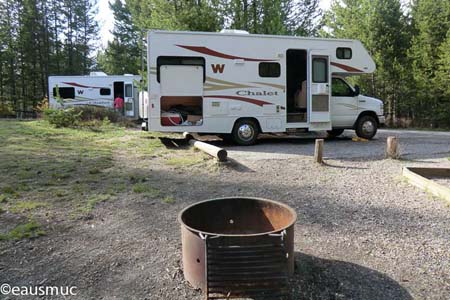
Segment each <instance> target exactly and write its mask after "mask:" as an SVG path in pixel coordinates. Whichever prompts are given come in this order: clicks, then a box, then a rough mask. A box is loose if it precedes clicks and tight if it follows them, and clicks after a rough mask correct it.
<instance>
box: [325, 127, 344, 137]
mask: <svg viewBox="0 0 450 300" xmlns="http://www.w3.org/2000/svg"><path fill="white" fill-rule="evenodd" d="M327 133H328V136H329V137H331V138H334V137H337V136H340V135H341V134H343V133H344V129H335V128H333V129H332V130H328V131H327Z"/></svg>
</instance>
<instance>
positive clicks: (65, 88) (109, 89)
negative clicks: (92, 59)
mask: <svg viewBox="0 0 450 300" xmlns="http://www.w3.org/2000/svg"><path fill="white" fill-rule="evenodd" d="M140 80H141V77H140V76H138V75H106V74H105V73H103V72H92V73H91V74H90V75H89V76H50V77H49V78H48V89H49V91H48V95H49V105H50V107H51V108H61V107H70V106H84V105H92V106H103V107H108V108H113V107H114V99H115V98H116V97H117V96H119V95H120V96H121V97H122V98H123V99H124V104H125V105H124V116H126V117H128V118H131V119H138V117H139V108H138V89H137V83H138V82H139V81H140ZM57 89H58V90H57ZM58 95H59V97H60V100H57V97H58Z"/></svg>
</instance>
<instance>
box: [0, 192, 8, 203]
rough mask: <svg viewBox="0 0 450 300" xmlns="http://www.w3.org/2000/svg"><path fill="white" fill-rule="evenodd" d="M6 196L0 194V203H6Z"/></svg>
mask: <svg viewBox="0 0 450 300" xmlns="http://www.w3.org/2000/svg"><path fill="white" fill-rule="evenodd" d="M7 199H8V197H7V196H6V195H5V194H0V203H6V202H7Z"/></svg>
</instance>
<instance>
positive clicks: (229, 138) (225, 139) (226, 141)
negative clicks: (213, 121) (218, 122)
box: [218, 133, 233, 144]
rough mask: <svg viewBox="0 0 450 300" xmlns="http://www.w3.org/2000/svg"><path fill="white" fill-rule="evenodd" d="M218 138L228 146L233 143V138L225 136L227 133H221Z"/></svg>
mask: <svg viewBox="0 0 450 300" xmlns="http://www.w3.org/2000/svg"><path fill="white" fill-rule="evenodd" d="M218 137H220V138H221V139H222V140H223V141H224V142H225V143H227V144H229V143H232V142H233V138H232V136H231V134H229V133H228V134H227V133H222V134H219V135H218Z"/></svg>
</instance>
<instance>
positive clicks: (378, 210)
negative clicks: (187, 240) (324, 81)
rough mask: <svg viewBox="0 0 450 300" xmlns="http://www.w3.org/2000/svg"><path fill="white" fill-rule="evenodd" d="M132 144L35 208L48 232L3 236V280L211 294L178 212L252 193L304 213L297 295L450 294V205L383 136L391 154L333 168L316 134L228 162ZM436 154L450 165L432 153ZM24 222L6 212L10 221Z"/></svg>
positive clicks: (104, 292)
mask: <svg viewBox="0 0 450 300" xmlns="http://www.w3.org/2000/svg"><path fill="white" fill-rule="evenodd" d="M144 138H145V137H142V139H144ZM139 140H140V138H139ZM438 140H439V142H441V141H442V136H440V137H439V138H438ZM122 142H123V143H126V144H127V146H126V147H119V146H118V147H117V148H114V149H112V150H111V157H112V160H111V163H110V164H109V165H108V166H106V168H103V167H102V168H101V171H100V173H96V172H94V174H89V172H84V171H83V173H82V174H84V175H83V176H80V177H77V178H72V177H70V178H72V179H70V180H73V181H69V182H65V180H69V179H68V178H67V179H64V178H62V179H61V181H62V182H65V185H64V186H62V185H58V186H57V187H56V189H58V190H59V189H60V190H61V192H62V193H64V192H65V191H66V190H67V189H69V188H74V186H79V191H80V192H79V195H78V196H76V193H75V195H74V194H73V193H70V197H69V196H62V197H58V196H55V199H59V198H63V199H66V198H65V197H67V199H72V198H73V199H72V200H70V201H69V200H67V201H68V202H65V201H60V202H62V204H57V203H58V201H56V202H52V203H53V205H52V206H51V207H40V208H36V209H35V210H32V211H31V212H33V214H34V218H35V219H36V220H37V221H39V222H40V223H41V225H42V228H43V230H45V232H46V235H45V236H40V237H38V238H35V239H22V240H9V241H2V242H0V283H3V282H7V283H10V284H13V285H39V284H41V283H42V282H43V283H44V284H45V285H74V286H77V287H78V295H77V296H76V297H73V299H203V296H202V294H201V293H200V291H195V290H193V289H191V288H190V287H189V286H188V285H187V284H186V283H185V282H184V279H183V273H182V267H181V239H180V229H179V224H178V223H177V215H178V213H179V211H181V209H182V208H184V207H185V206H187V205H189V204H192V203H194V202H196V201H199V200H204V199H210V198H216V197H224V196H232V195H242V196H255V197H263V198H269V199H274V200H278V201H281V202H283V203H286V204H288V205H290V206H291V207H293V208H294V209H295V210H296V212H297V214H298V221H297V224H296V225H295V251H296V272H295V276H294V278H293V279H292V282H291V289H292V294H293V299H425V298H427V299H446V298H447V296H448V293H449V291H450V281H449V278H450V258H449V256H448V249H450V229H449V228H450V218H449V213H450V212H449V211H450V208H449V207H448V205H447V204H445V202H443V201H440V200H437V199H434V198H430V196H429V195H428V194H426V193H425V192H422V191H420V190H418V189H416V188H414V187H411V186H409V185H408V184H407V183H406V182H404V181H403V180H402V179H401V176H400V174H401V168H402V166H404V165H405V164H419V163H422V164H423V162H417V161H411V160H408V161H394V160H384V159H382V155H383V149H382V147H381V144H378V142H377V141H375V142H373V143H374V144H373V146H374V147H376V148H380V149H381V152H380V156H375V155H373V156H371V157H372V159H366V158H360V157H358V155H355V157H349V158H333V157H334V155H336V156H337V154H338V153H337V152H333V155H329V156H328V157H326V159H327V163H328V165H326V166H318V165H317V164H314V163H313V162H312V159H311V155H312V151H313V148H314V144H313V142H310V141H305V142H301V143H299V144H295V146H296V147H297V149H296V151H297V152H296V153H293V154H292V153H289V155H287V156H285V155H284V153H285V152H281V150H280V149H285V151H287V150H286V149H290V150H289V151H291V150H292V151H294V150H295V149H294V148H292V147H293V145H292V144H290V143H286V144H284V145H285V147H284V148H283V143H282V142H281V143H280V142H276V143H273V144H272V147H271V142H268V143H267V144H260V145H257V146H255V147H248V148H245V149H244V148H239V147H230V148H231V150H232V151H230V156H231V157H232V158H233V159H234V160H233V161H232V162H231V163H227V164H220V165H217V164H215V163H214V162H213V161H211V160H210V159H209V158H207V157H204V156H202V154H201V153H198V152H194V151H193V150H190V149H180V150H178V149H167V148H165V147H164V148H161V149H164V151H162V152H158V151H156V152H154V151H152V152H151V153H148V154H146V153H145V149H141V148H139V146H136V145H139V142H138V140H135V139H131V141H130V140H124V141H122ZM416 142H417V141H412V142H410V143H416ZM424 142H425V143H426V142H429V141H424ZM446 142H447V143H449V142H450V139H449V140H446ZM112 143H114V144H116V143H117V142H116V139H115V138H113V141H112ZM335 143H336V144H331V145H332V146H331V147H329V148H328V149H330V148H335V149H341V147H342V149H344V150H342V151H344V152H343V153H344V154H345V153H348V151H353V150H350V149H349V148H351V147H353V145H354V144H353V143H352V142H351V141H348V140H344V141H341V140H338V141H335ZM370 143H371V142H369V144H367V145H370ZM344 144H345V145H344ZM133 145H135V146H133ZM356 145H357V147H363V148H365V147H368V146H366V144H364V145H362V144H356ZM447 145H448V144H447ZM326 146H327V145H326ZM99 147H100V146H99ZM136 147H137V148H136ZM94 148H95V147H94ZM270 149H272V150H273V151H274V152H275V153H273V154H272V156H270V152H269V150H270ZM277 149H279V150H280V151H278V152H277ZM166 151H168V152H166ZM233 151H234V153H235V154H237V155H235V156H233ZM362 153H363V154H364V155H365V153H364V152H362ZM291 154H292V155H291ZM340 156H341V157H342V156H345V155H343V154H342V152H341V155H340ZM446 157H448V155H447V156H446ZM172 158H176V159H175V160H172V162H171V163H167V162H168V161H170V160H171V159H172ZM47 159H51V157H50V158H47ZM194 161H195V162H194ZM436 162H439V163H444V162H443V160H442V159H438V160H426V163H427V164H429V165H433V164H436ZM447 162H448V161H447ZM12 176H17V175H12ZM35 176H37V175H33V176H32V178H35ZM76 180H79V181H80V182H79V183H77V182H76ZM105 183H107V187H106V186H105ZM54 188H55V186H49V187H47V188H46V189H45V191H42V193H44V195H47V194H45V193H47V190H48V189H50V190H53V189H54ZM108 188H112V189H114V191H115V192H114V193H115V194H114V195H113V196H114V197H113V198H112V199H108V200H105V201H98V202H96V203H95V205H94V207H93V208H92V209H91V210H90V211H89V212H88V213H81V214H79V215H77V216H76V217H73V218H68V217H67V215H68V212H67V209H68V208H70V209H72V208H73V206H72V205H73V204H72V203H81V204H83V205H85V204H86V202H85V198H86V196H87V195H92V194H95V195H97V194H102V193H104V191H106V190H107V189H108ZM83 193H84V194H85V195H84V194H83ZM21 195H22V196H23V195H25V194H24V193H23V194H22V193H21ZM27 195H28V194H27ZM22 196H20V197H22ZM167 197H169V198H167ZM19 199H20V198H19ZM101 199H102V198H101ZM101 199H100V200H101ZM164 199H170V201H164ZM35 200H36V201H37V200H42V199H41V198H39V197H38V198H36V199H35ZM14 201H15V200H14ZM72 201H75V202H72ZM77 201H78V202H77ZM8 205H9V204H8ZM2 207H4V208H5V209H8V206H6V205H4V206H3V204H2ZM46 213H49V216H48V217H47V216H46ZM26 217H27V216H25V218H26ZM15 218H19V217H18V215H16V214H13V213H11V212H6V213H3V214H0V219H1V220H2V221H1V223H2V224H7V223H8V220H11V219H15ZM55 299H57V298H55ZM70 299H72V298H70Z"/></svg>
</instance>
